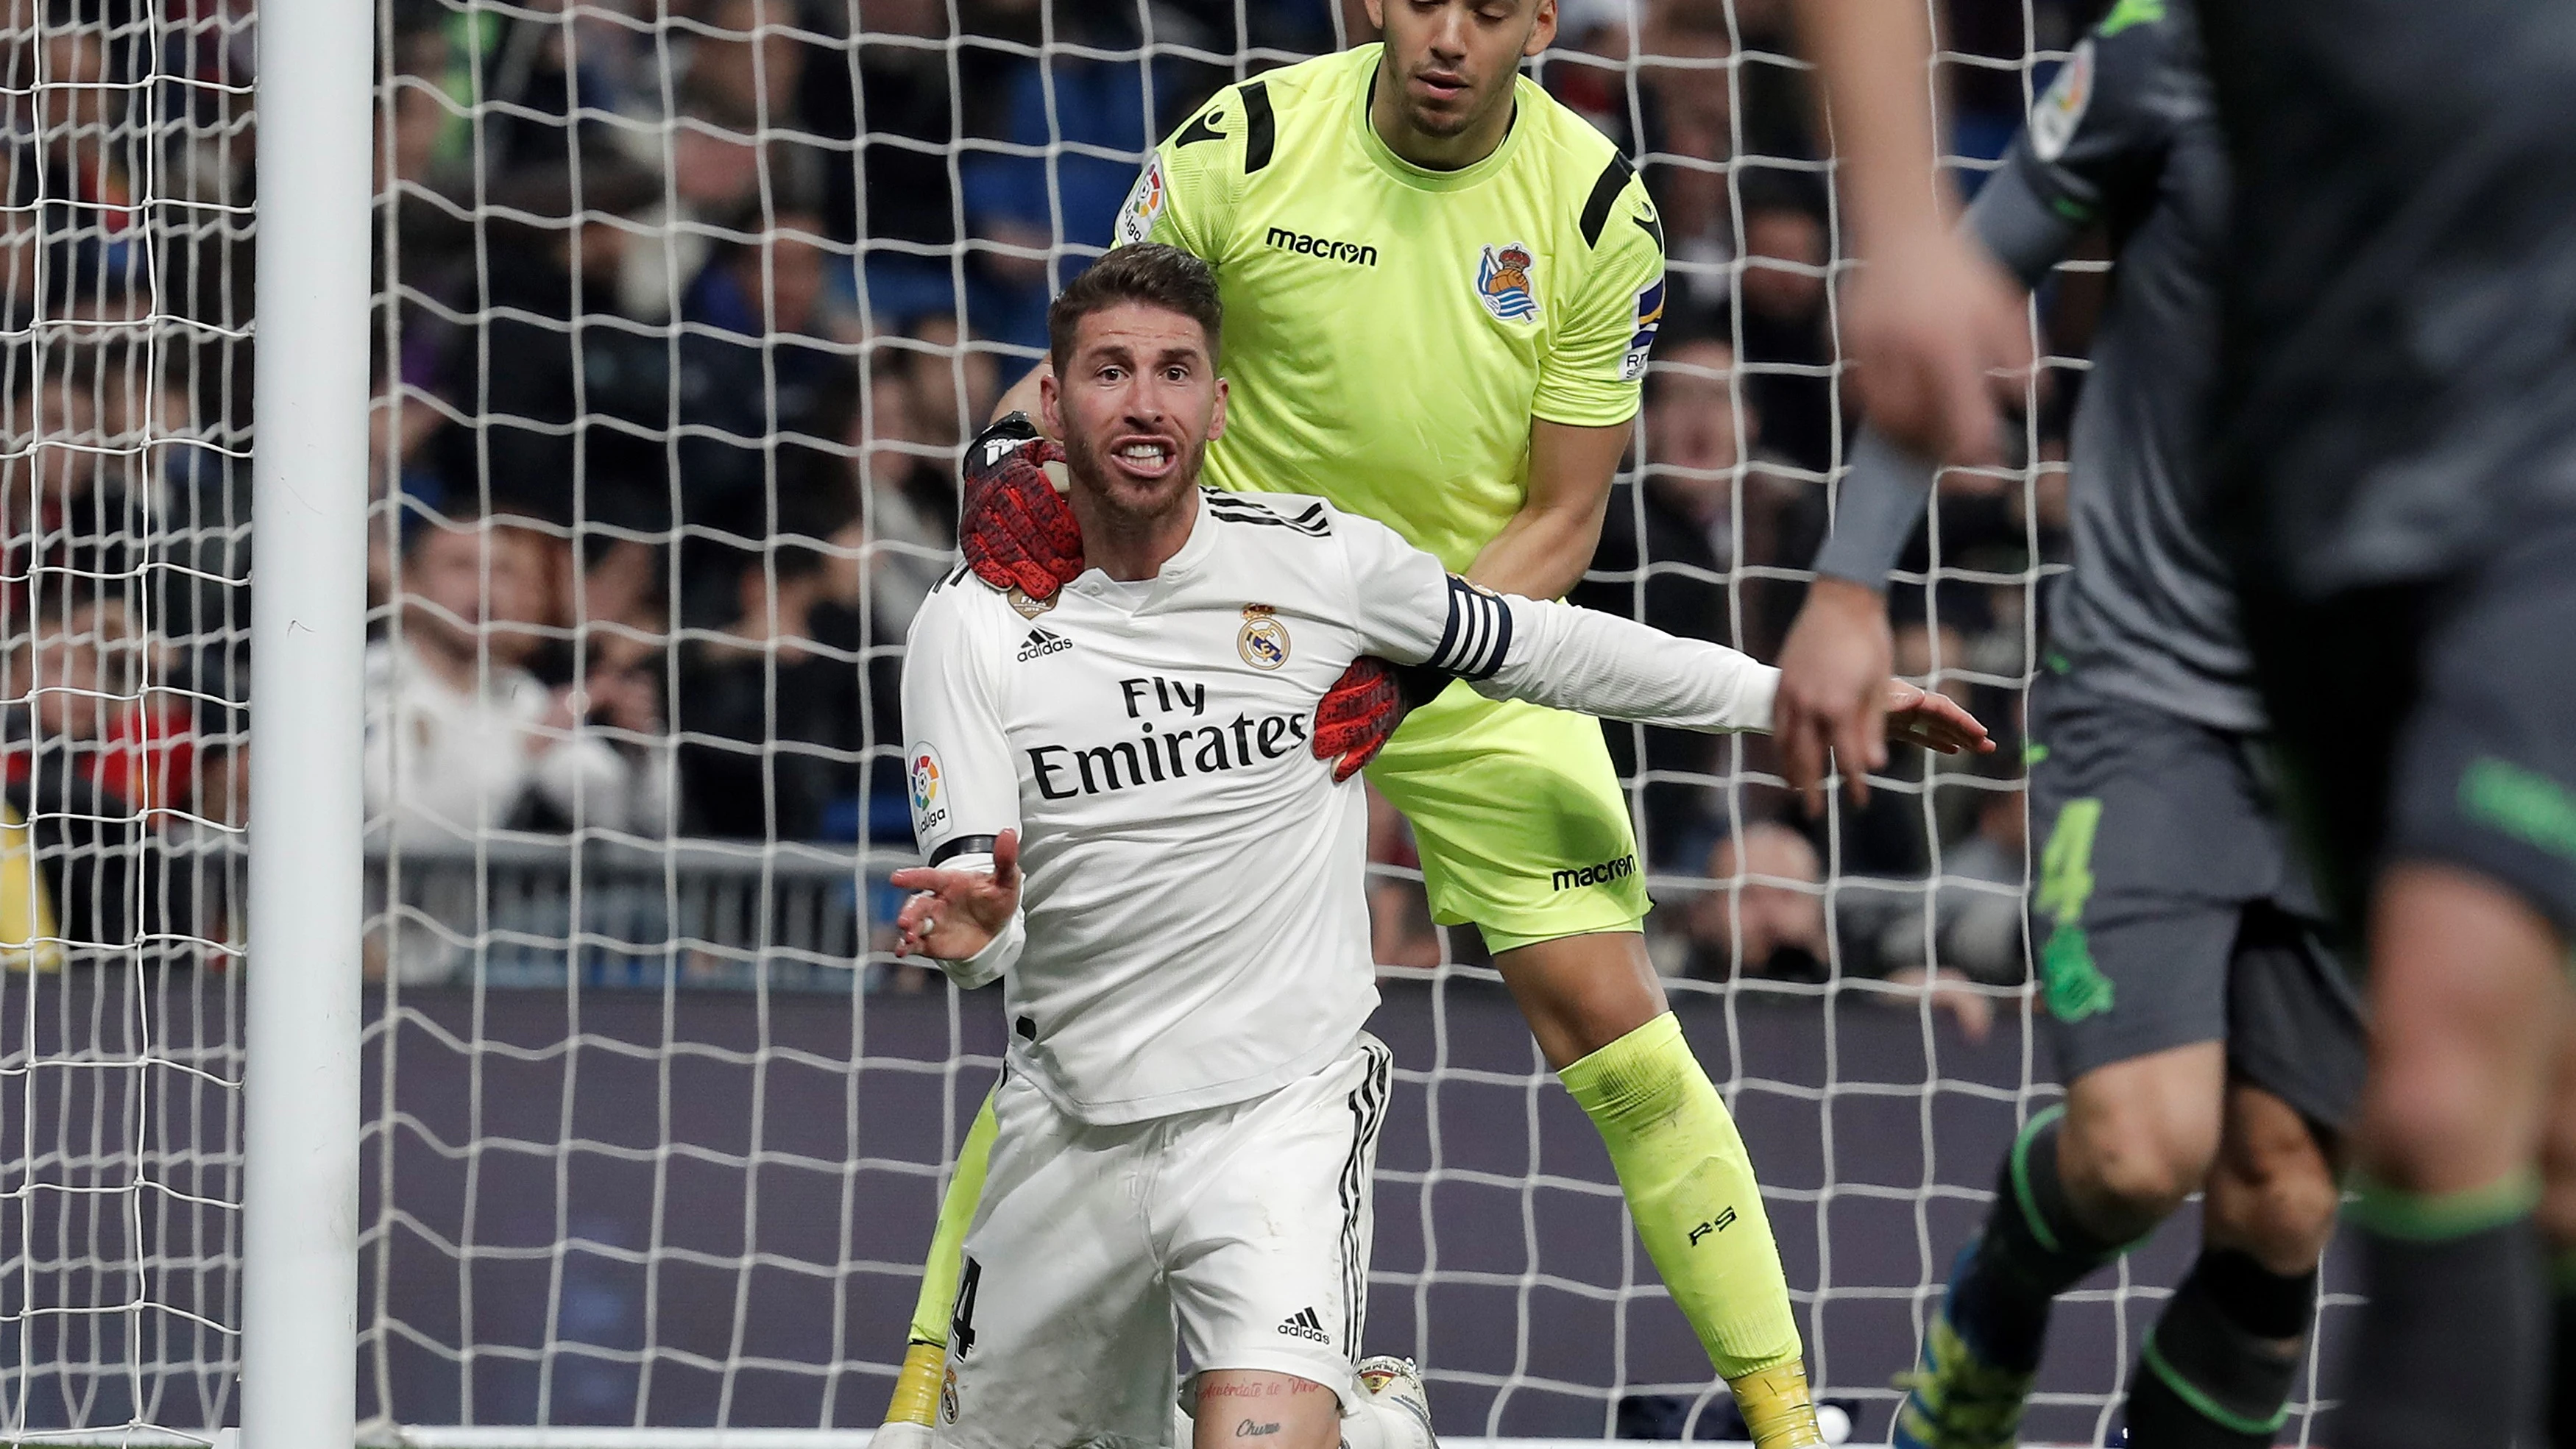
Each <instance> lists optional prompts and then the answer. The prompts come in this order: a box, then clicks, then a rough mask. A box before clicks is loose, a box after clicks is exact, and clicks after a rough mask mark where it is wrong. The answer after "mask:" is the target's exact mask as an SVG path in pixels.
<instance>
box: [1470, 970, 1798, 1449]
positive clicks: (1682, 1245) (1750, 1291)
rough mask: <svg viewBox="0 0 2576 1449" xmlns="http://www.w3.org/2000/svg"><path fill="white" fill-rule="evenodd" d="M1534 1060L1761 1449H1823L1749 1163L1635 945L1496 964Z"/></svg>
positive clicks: (1775, 1249) (1783, 1278)
mask: <svg viewBox="0 0 2576 1449" xmlns="http://www.w3.org/2000/svg"><path fill="white" fill-rule="evenodd" d="M1494 962H1495V965H1496V966H1497V967H1498V968H1499V969H1500V970H1501V972H1502V974H1503V981H1504V983H1505V984H1506V985H1507V986H1509V987H1510V988H1511V992H1512V996H1513V998H1514V999H1515V1000H1516V1001H1518V1002H1519V1003H1520V1007H1521V1011H1522V1013H1523V1014H1524V1015H1525V1016H1527V1017H1528V1018H1529V1023H1530V1030H1531V1032H1532V1033H1533V1034H1534V1035H1535V1036H1536V1037H1537V1038H1538V1043H1539V1049H1540V1052H1541V1054H1543V1055H1544V1056H1546V1058H1547V1059H1548V1063H1549V1065H1551V1066H1554V1067H1555V1068H1556V1069H1557V1076H1558V1078H1559V1080H1561V1081H1563V1082H1564V1083H1565V1089H1566V1091H1567V1092H1569V1093H1571V1094H1572V1095H1573V1097H1574V1100H1575V1102H1576V1103H1577V1104H1579V1105H1580V1106H1581V1107H1582V1108H1583V1110H1584V1111H1585V1112H1586V1113H1587V1114H1589V1115H1590V1116H1591V1118H1592V1125H1593V1126H1594V1127H1595V1128H1598V1129H1599V1130H1600V1133H1601V1142H1602V1145H1603V1146H1605V1147H1607V1148H1608V1149H1609V1150H1610V1165H1611V1166H1612V1168H1614V1169H1615V1170H1616V1171H1617V1172H1618V1174H1619V1186H1620V1189H1621V1191H1622V1192H1624V1193H1625V1194H1626V1195H1627V1198H1628V1211H1629V1214H1630V1216H1632V1217H1634V1218H1635V1219H1636V1220H1637V1234H1638V1236H1639V1237H1641V1238H1643V1239H1644V1240H1645V1244H1646V1253H1647V1256H1649V1257H1651V1258H1653V1259H1654V1262H1655V1270H1656V1271H1657V1272H1658V1273H1660V1274H1661V1275H1662V1276H1663V1280H1664V1286H1665V1287H1666V1288H1668V1289H1669V1290H1671V1292H1672V1295H1673V1302H1674V1304H1675V1305H1676V1306H1677V1307H1679V1308H1680V1309H1681V1311H1682V1316H1683V1317H1684V1318H1686V1319H1688V1320H1689V1321H1690V1325H1691V1328H1692V1330H1693V1331H1695V1332H1696V1333H1697V1334H1698V1335H1699V1340H1700V1346H1701V1347H1703V1348H1705V1349H1706V1350H1707V1351H1708V1357H1709V1362H1710V1363H1711V1364H1712V1365H1714V1366H1715V1367H1716V1369H1717V1371H1718V1373H1719V1375H1720V1376H1722V1377H1723V1378H1725V1380H1726V1381H1727V1384H1728V1385H1729V1387H1731V1388H1732V1389H1733V1390H1734V1393H1735V1401H1736V1406H1737V1407H1738V1408H1739V1409H1741V1410H1743V1412H1744V1422H1745V1424H1746V1426H1747V1428H1748V1429H1749V1430H1750V1431H1751V1433H1752V1434H1753V1440H1754V1443H1755V1444H1757V1445H1759V1446H1761V1449H1790V1446H1797V1445H1808V1444H1821V1443H1823V1442H1824V1440H1823V1439H1822V1437H1820V1436H1819V1435H1818V1434H1817V1431H1816V1411H1815V1406H1814V1404H1813V1402H1812V1401H1811V1400H1810V1398H1809V1395H1808V1390H1807V1372H1806V1366H1805V1363H1804V1361H1803V1359H1802V1357H1801V1353H1800V1346H1799V1342H1798V1325H1797V1320H1796V1319H1795V1318H1794V1317H1793V1316H1792V1315H1791V1313H1790V1309H1789V1283H1788V1278H1787V1275H1786V1274H1784V1273H1783V1272H1782V1271H1781V1267H1780V1249H1779V1245H1778V1244H1777V1243H1776V1242H1775V1241H1774V1240H1773V1238H1772V1236H1771V1220H1770V1216H1769V1214H1768V1213H1767V1212H1766V1211H1765V1210H1764V1209H1763V1205H1762V1188H1761V1184H1759V1183H1758V1182H1756V1181H1755V1180H1754V1176H1753V1159H1752V1157H1751V1156H1750V1155H1749V1154H1747V1153H1746V1152H1745V1150H1744V1139H1743V1138H1742V1137H1740V1136H1738V1135H1737V1133H1736V1130H1735V1119H1734V1118H1733V1117H1732V1116H1730V1115H1729V1114H1728V1113H1727V1110H1726V1103H1725V1101H1724V1100H1723V1099H1722V1098H1720V1097H1719V1096H1718V1094H1717V1087H1716V1085H1715V1084H1714V1083H1712V1082H1710V1081H1709V1078H1708V1072H1707V1070H1706V1069H1705V1068H1703V1067H1702V1066H1701V1065H1700V1063H1699V1058H1698V1057H1696V1056H1694V1055H1692V1053H1691V1049H1690V1044H1689V1043H1688V1042H1687V1041H1685V1040H1683V1038H1682V1028H1681V1022H1680V1020H1679V1019H1678V1018H1676V1017H1675V1016H1674V1015H1673V1014H1672V1012H1671V1011H1670V1010H1668V1009H1667V1008H1666V1007H1665V1004H1664V998H1663V986H1662V983H1661V981H1660V979H1659V978H1658V977H1657V976H1656V974H1655V969H1654V963H1653V962H1652V961H1651V960H1649V959H1648V958H1647V956H1646V946H1645V937H1644V936H1643V935H1642V934H1640V933H1637V932H1633V931H1622V932H1601V933H1596V934H1591V935H1583V936H1570V937H1566V938H1563V939H1560V940H1554V941H1539V942H1531V943H1528V944H1524V945H1520V946H1516V947H1513V948H1511V949H1509V950H1504V951H1499V952H1497V953H1496V954H1495V957H1494Z"/></svg>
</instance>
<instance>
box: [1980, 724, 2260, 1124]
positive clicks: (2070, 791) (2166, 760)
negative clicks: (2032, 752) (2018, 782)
mask: <svg viewBox="0 0 2576 1449" xmlns="http://www.w3.org/2000/svg"><path fill="white" fill-rule="evenodd" d="M2031 715H2032V732H2033V735H2034V737H2035V738H2036V739H2037V740H2038V741H2039V743H2040V744H2042V745H2043V746H2044V747H2045V752H2044V753H2043V754H2042V755H2040V757H2039V758H2038V760H2037V761H2036V762H2035V763H2034V765H2033V767H2032V770H2031V782H2030V792H2031V795H2030V814H2031V830H2032V833H2033V838H2034V839H2035V840H2036V841H2037V842H2038V855H2037V876H2036V880H2035V881H2034V884H2033V889H2032V892H2031V897H2030V911H2031V922H2030V930H2031V940H2032V941H2034V942H2035V943H2037V960H2038V968H2039V977H2040V985H2041V993H2040V999H2041V1003H2042V1005H2044V1006H2045V1007H2046V1009H2047V1012H2048V1016H2049V1021H2050V1032H2051V1036H2052V1037H2053V1039H2054V1043H2055V1046H2056V1049H2057V1055H2058V1065H2059V1069H2060V1073H2061V1075H2062V1077H2063V1079H2064V1080H2066V1081H2069V1082H2080V1081H2081V1080H2082V1079H2083V1078H2084V1077H2085V1076H2086V1075H2087V1074H2089V1073H2092V1072H2094V1071H2097V1070H2099V1069H2101V1068H2103V1067H2106V1066H2109V1065H2111V1064H2114V1063H2119V1062H2128V1061H2133V1060H2136V1059H2138V1058H2142V1057H2148V1056H2152V1055H2154V1054H2157V1053H2160V1052H2166V1051H2169V1050H2171V1049H2173V1048H2176V1047H2182V1046H2189V1045H2192V1044H2195V1043H2202V1042H2216V1041H2220V1040H2223V1039H2224V1038H2225V1037H2226V1036H2227V1030H2228V973H2229V968H2230V964H2231V959H2232V955H2233V952H2234V949H2235V946H2236V942H2237V938H2238V933H2239V928H2240V925H2241V923H2242V920H2243V917H2244V915H2245V912H2246V910H2247V909H2248V907H2249V906H2250V905H2252V904H2254V903H2256V902H2259V901H2261V900H2263V899H2265V898H2267V897H2268V895H2269V894H2270V893H2271V892H2272V890H2273V889H2274V887H2275V886H2276V885H2277V884H2278V882H2279V880H2280V879H2281V876H2282V874H2283V871H2284V870H2285V868H2286V867H2285V862H2284V858H2283V856H2284V845H2283V842H2282V840H2281V836H2280V831H2279V827H2278V825H2277V823H2276V822H2275V821H2274V820H2273V819H2272V817H2271V816H2270V815H2269V813H2268V812H2267V811H2266V809H2265V807H2264V804H2263V802H2262V800H2261V798H2260V796H2259V794H2258V791H2257V786H2256V782H2255V781H2254V780H2252V778H2251V777H2250V776H2249V774H2248V767H2247V763H2246V761H2245V760H2244V758H2243V757H2242V755H2241V751H2240V748H2239V746H2238V745H2237V743H2236V742H2235V741H2234V739H2233V737H2230V736H2226V735H2222V734H2219V733H2217V732H2215V731H2211V730H2208V729H2205V728H2203V727H2201V726H2199V725H2195V724H2192V723H2190V722H2188V721H2183V720H2179V719H2175V718H2173V717H2172V716H2168V715H2164V714H2162V713H2161V712H2159V711H2154V710H2149V709H2146V708H2144V707H2143V706H2139V705H2135V704H2131V703H2129V702H2126V701H2123V700H2119V699H2115V698H2112V697H2109V696H2106V695H2103V694H2101V693H2099V692H2096V691H2093V690H2090V689H2087V688H2085V687H2084V686H2083V685H2082V684H2081V682H2080V681H2079V680H2074V679H2068V678H2065V677H2062V676H2054V675H2052V676H2043V677H2042V679H2041V680H2040V683H2039V685H2038V686H2037V688H2036V690H2035V691H2034V695H2033V699H2032V705H2031ZM2217 1107H2218V1103H2217V1100H2216V1098H2215V1096H2214V1095H2213V1096H2212V1097H2211V1098H2210V1100H2209V1101H2208V1103H2207V1108H2208V1117H2207V1120H2208V1122H2209V1124H2210V1125H2211V1127H2212V1128H2213V1129H2214V1127H2215V1124H2216V1121H2217Z"/></svg>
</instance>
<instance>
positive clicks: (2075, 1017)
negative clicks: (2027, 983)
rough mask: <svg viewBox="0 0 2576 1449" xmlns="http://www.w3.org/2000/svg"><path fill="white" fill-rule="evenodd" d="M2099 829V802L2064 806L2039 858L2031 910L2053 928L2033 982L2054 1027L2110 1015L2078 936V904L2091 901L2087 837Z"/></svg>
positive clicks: (2106, 989) (2087, 946)
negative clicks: (2042, 995) (2038, 986)
mask: <svg viewBox="0 0 2576 1449" xmlns="http://www.w3.org/2000/svg"><path fill="white" fill-rule="evenodd" d="M2101 825H2102V801H2101V800H2100V798H2098V797H2096V796H2091V795H2086V796H2081V797H2078V798H2076V799H2073V800H2069V801H2067V802H2066V804H2065V806H2064V807H2063V808H2062V809H2060V810H2059V811H2058V812H2057V823H2056V825H2054V826H2052V827H2051V828H2050V829H2049V832H2048V848H2047V849H2046V850H2045V851H2043V852H2041V854H2040V858H2039V891H2038V893H2037V894H2036V895H2034V896H2032V897H2031V906H2032V908H2033V909H2034V910H2039V911H2044V912H2046V913H2047V914H2048V915H2049V916H2050V917H2051V918H2052V919H2053V920H2054V922H2055V925H2054V926H2053V928H2052V929H2051V930H2050V931H2049V933H2048V941H2047V943H2046V944H2045V945H2042V946H2041V947H2040V948H2039V979H2040V982H2041V984H2042V986H2043V987H2044V988H2045V989H2046V991H2047V996H2048V1010H2049V1013H2050V1014H2051V1015H2053V1016H2055V1017H2056V1018H2057V1019H2058V1020H2059V1021H2082V1020H2083V1019H2084V1018H2086V1017H2088V1016H2091V1015H2093V1014H2094V1013H2095V1012H2100V1011H2108V1010H2110V1009H2111V978H2109V977H2107V976H2105V975H2103V974H2102V968H2101V967H2099V966H2096V965H2095V964H2093V943H2092V942H2091V941H2090V940H2089V939H2088V938H2087V937H2086V936H2085V934H2084V903H2085V902H2086V901H2088V900H2090V899H2092V896H2093V837H2094V834H2095V833H2096V832H2097V831H2098V830H2100V828H2101Z"/></svg>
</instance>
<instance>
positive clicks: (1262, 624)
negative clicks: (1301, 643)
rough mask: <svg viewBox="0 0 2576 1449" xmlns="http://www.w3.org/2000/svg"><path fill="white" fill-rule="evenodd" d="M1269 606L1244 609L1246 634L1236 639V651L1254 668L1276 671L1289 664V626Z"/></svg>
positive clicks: (1263, 605) (1261, 605)
mask: <svg viewBox="0 0 2576 1449" xmlns="http://www.w3.org/2000/svg"><path fill="white" fill-rule="evenodd" d="M1277 615H1278V611H1277V610H1275V609H1273V608H1271V607H1270V606H1269V605H1268V604H1246V605H1244V606H1243V632H1241V633H1239V634H1237V635H1235V636H1234V651H1235V652H1236V653H1237V654H1240V655H1242V656H1243V662H1244V663H1246V664H1249V665H1251V666H1252V667H1253V668H1255V669H1276V668H1278V667H1279V666H1280V665H1282V664H1285V663H1287V662H1288V626H1287V625H1285V624H1282V623H1280V622H1279V619H1278V617H1277Z"/></svg>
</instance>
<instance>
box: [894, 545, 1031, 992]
mask: <svg viewBox="0 0 2576 1449" xmlns="http://www.w3.org/2000/svg"><path fill="white" fill-rule="evenodd" d="M982 587H983V586H982V585H981V584H979V583H976V582H974V581H972V580H959V581H957V582H954V583H949V584H945V585H943V586H942V587H940V588H939V589H937V590H935V591H934V592H933V593H932V594H931V596H930V597H929V598H928V599H926V600H924V601H923V602H922V606H921V611H920V612H919V613H917V614H915V615H913V619H912V630H911V633H910V636H909V637H908V638H907V639H906V641H905V644H904V651H903V694H902V699H903V725H904V734H905V737H906V739H907V740H908V741H909V743H907V744H906V745H905V746H904V752H903V756H904V758H903V766H904V783H905V786H906V788H907V789H908V791H909V793H910V796H911V803H912V838H913V841H914V843H915V844H917V845H918V846H919V847H920V848H921V855H922V859H923V860H924V861H926V862H927V863H929V864H931V865H935V866H942V867H945V868H948V869H951V870H983V871H986V872H990V871H991V870H992V868H993V841H994V837H996V836H998V835H1000V834H1001V833H1002V832H1003V831H1005V830H1017V829H1019V827H1020V781H1019V772H1018V770H1017V768H1016V767H1015V766H1014V765H1013V763H1012V760H1011V744H1010V740H1009V738H1008V736H1007V735H1005V734H1004V733H1003V729H1002V710H1001V702H1000V697H999V692H998V690H997V689H996V687H995V686H996V681H995V680H994V678H993V673H994V669H993V666H994V664H995V663H996V662H997V661H998V659H999V658H1000V655H999V654H998V653H997V652H996V651H995V650H994V649H993V648H992V647H991V646H990V644H989V642H988V641H986V640H985V639H984V638H983V637H982V636H983V633H984V631H983V630H981V629H979V628H977V627H976V624H977V620H976V619H975V618H974V617H972V615H973V612H974V611H973V609H972V605H973V604H975V603H977V602H980V601H979V600H977V599H976V598H975V596H974V591H975V590H978V589H981V588H982ZM1022 939H1023V932H1022V929H1021V922H1020V919H1019V917H1018V916H1017V915H1014V916H1013V917H1012V919H1011V923H1010V924H1009V925H1008V926H1007V927H1005V928H1004V929H1003V930H1002V932H1001V933H1000V934H999V935H997V936H995V937H994V939H993V942H992V944H991V945H990V946H987V947H986V948H985V949H984V950H983V951H981V952H979V953H977V954H976V955H975V957H974V958H973V959H971V960H968V961H956V962H943V963H941V964H942V966H943V968H944V969H945V970H946V971H947V972H948V975H949V977H950V979H952V980H954V981H955V982H956V983H957V984H958V985H960V986H968V987H973V986H981V985H983V984H985V983H986V982H988V981H991V980H992V979H994V978H995V977H997V976H999V975H1001V974H1002V973H1003V972H1004V971H1006V970H1008V969H1010V966H1011V963H1012V962H1013V961H1015V960H1017V959H1018V958H1019V954H1020V943H1021V941H1022Z"/></svg>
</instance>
